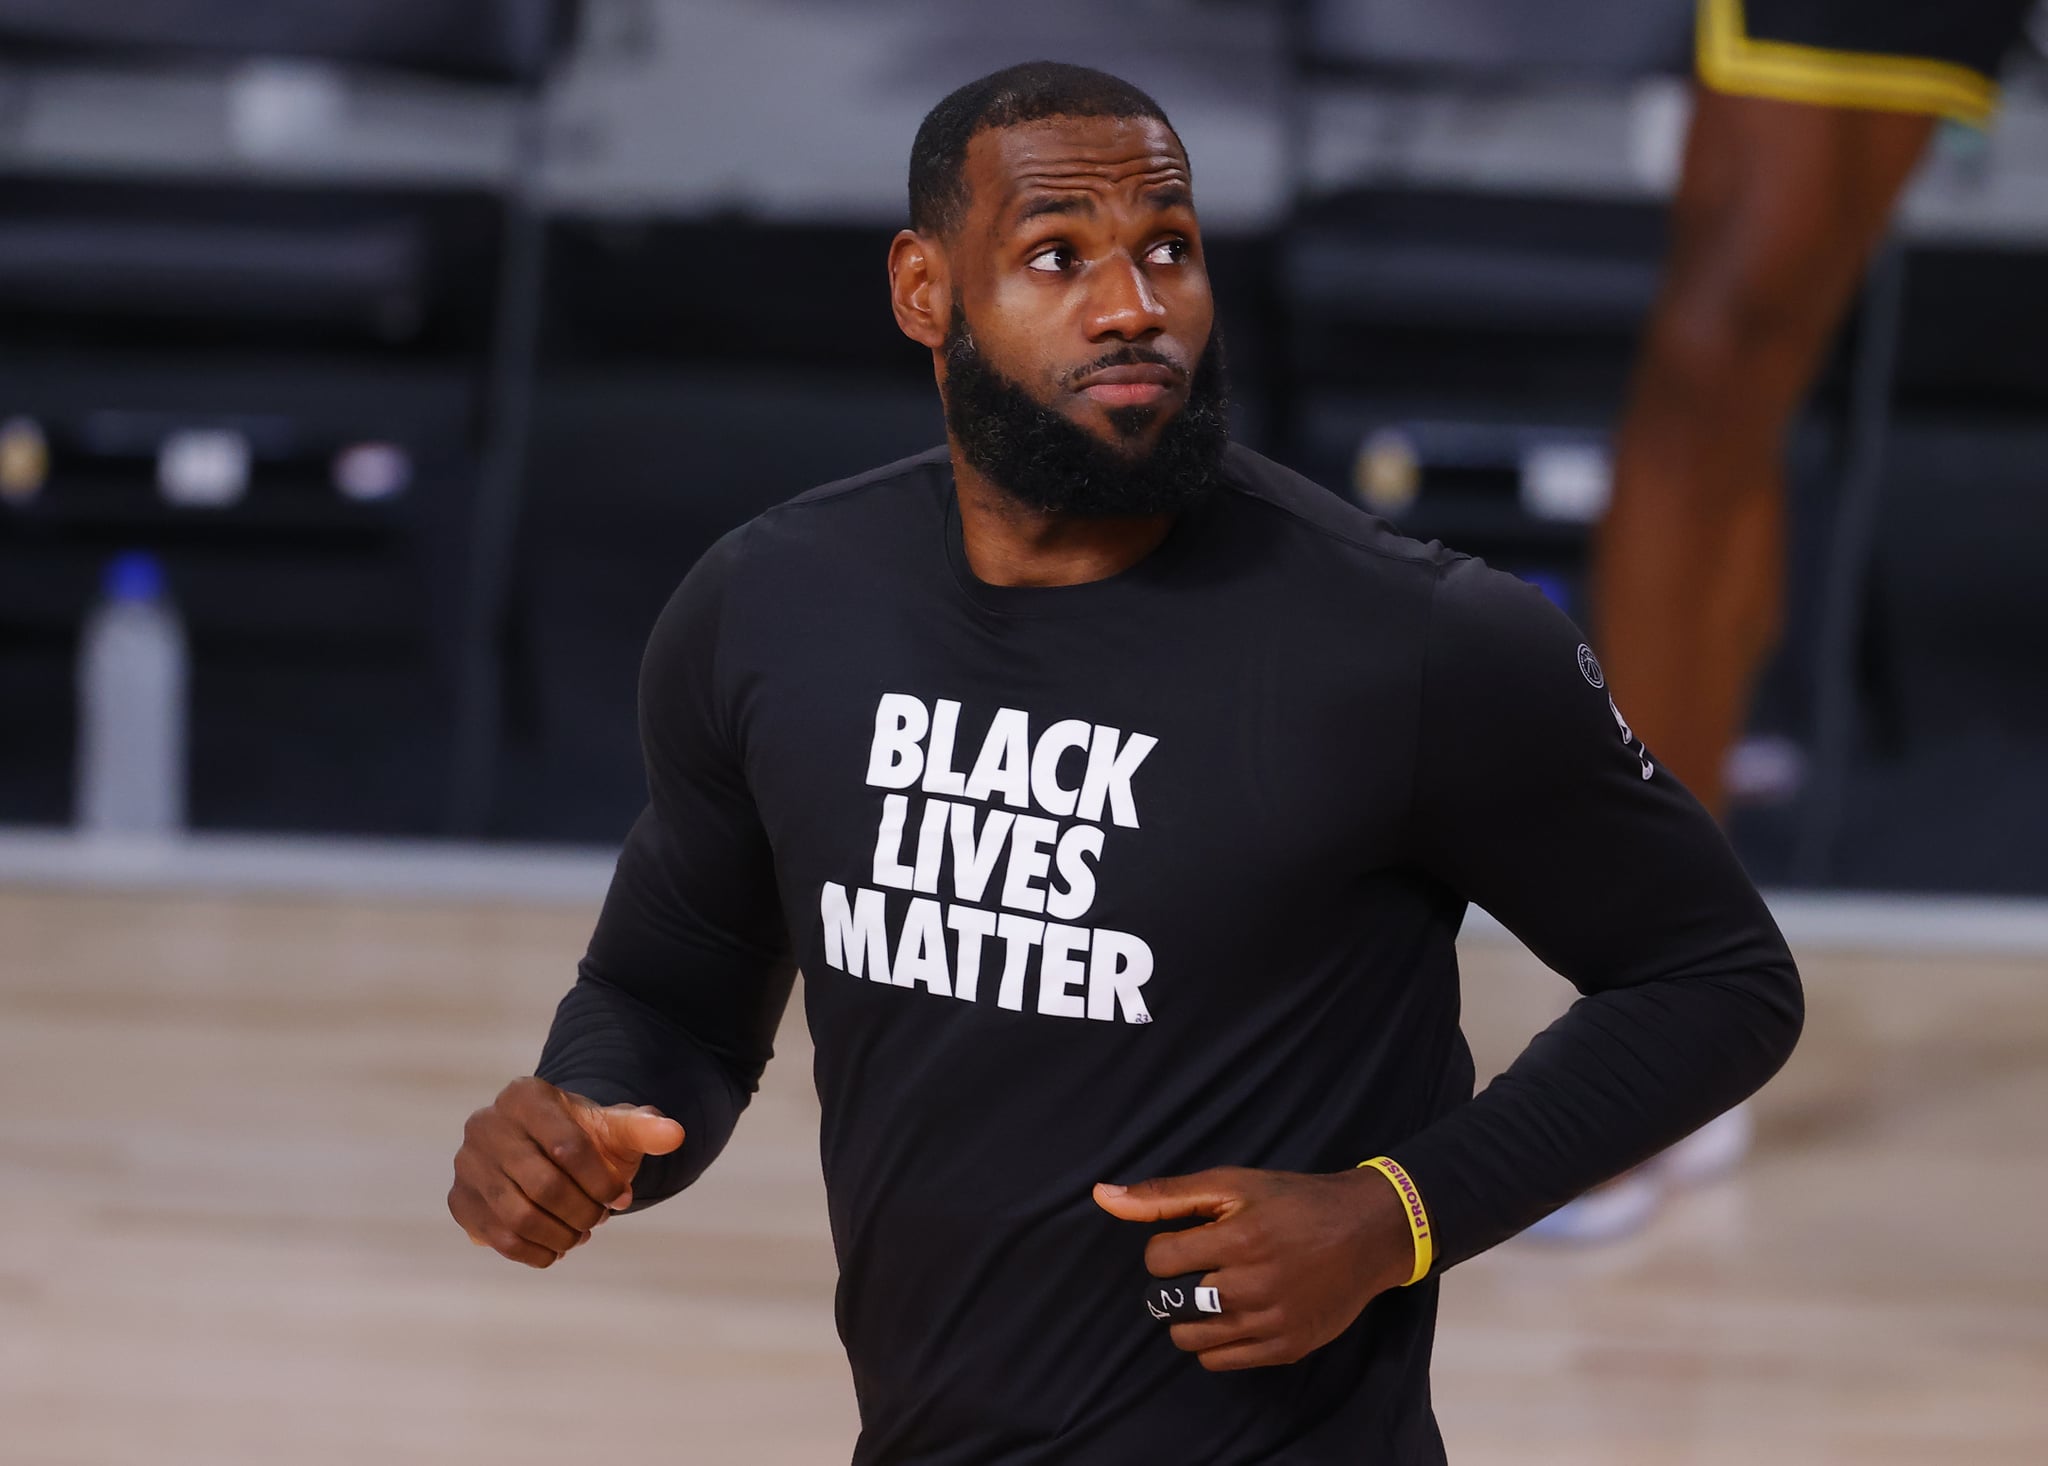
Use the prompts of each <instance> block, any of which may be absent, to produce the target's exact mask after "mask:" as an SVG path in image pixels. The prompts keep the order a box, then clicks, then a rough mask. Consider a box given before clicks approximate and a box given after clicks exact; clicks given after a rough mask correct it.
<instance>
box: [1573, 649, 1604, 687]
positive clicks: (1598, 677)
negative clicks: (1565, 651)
mask: <svg viewBox="0 0 2048 1466" xmlns="http://www.w3.org/2000/svg"><path fill="white" fill-rule="evenodd" d="M1579 675H1580V676H1581V677H1583V678H1585V679H1586V681H1587V682H1589V683H1591V684H1592V685H1593V686H1595V687H1605V686H1606V685H1607V676H1606V674H1605V673H1604V672H1602V671H1601V670H1600V659H1599V658H1598V657H1596V656H1594V655H1593V649H1592V648H1591V647H1589V646H1587V645H1586V644H1585V643H1584V642H1583V641H1582V642H1580V643H1579Z"/></svg>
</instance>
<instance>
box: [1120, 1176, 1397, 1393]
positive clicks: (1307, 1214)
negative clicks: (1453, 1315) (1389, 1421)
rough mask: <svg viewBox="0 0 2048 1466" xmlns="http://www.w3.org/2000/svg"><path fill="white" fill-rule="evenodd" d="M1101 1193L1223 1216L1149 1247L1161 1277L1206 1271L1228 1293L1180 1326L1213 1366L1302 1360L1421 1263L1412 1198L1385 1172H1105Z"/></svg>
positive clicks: (1180, 1335) (1171, 1210)
mask: <svg viewBox="0 0 2048 1466" xmlns="http://www.w3.org/2000/svg"><path fill="white" fill-rule="evenodd" d="M1095 1204H1096V1205H1097V1206H1099V1207H1101V1208H1102V1209H1103V1210H1104V1211H1106V1212H1108V1213H1109V1214H1110V1215H1111V1216H1113V1217H1117V1218H1119V1219H1121V1220H1123V1221H1126V1222H1165V1221H1172V1220H1174V1219H1175V1218H1179V1217H1209V1218H1211V1219H1212V1220H1210V1221H1209V1222H1207V1223H1205V1224H1204V1225H1202V1226H1199V1227H1190V1228H1188V1229H1186V1230H1185V1231H1180V1232H1161V1233H1159V1234H1158V1235H1157V1236H1155V1237H1154V1238H1153V1239H1152V1240H1151V1241H1150V1242H1149V1243H1147V1244H1146V1246H1145V1270H1146V1271H1147V1272H1149V1273H1151V1274H1152V1275H1153V1276H1154V1277H1159V1278H1172V1277H1179V1276H1180V1275H1182V1274H1184V1273H1203V1274H1206V1276H1205V1277H1203V1279H1202V1285H1203V1286H1204V1287H1212V1288H1215V1289H1216V1290H1217V1291H1218V1293H1219V1294H1220V1296H1221V1300H1222V1303H1223V1312H1222V1313H1220V1314H1218V1315H1216V1316H1215V1317H1214V1318H1205V1319H1202V1320H1200V1321H1198V1322H1193V1323H1177V1324H1175V1325H1174V1326H1173V1342H1174V1343H1175V1344H1176V1345H1177V1346H1178V1347H1180V1348H1182V1349H1185V1350H1187V1351H1188V1352H1189V1353H1190V1354H1193V1355H1195V1356H1196V1357H1197V1358H1199V1359H1200V1360H1201V1363H1202V1367H1203V1368H1204V1369H1210V1370H1225V1369H1257V1368H1259V1367H1260V1366H1262V1365H1268V1364H1292V1363H1294V1362H1295V1361H1296V1360H1298V1359H1300V1358H1302V1357H1303V1356H1304V1355H1306V1354H1308V1353H1310V1352H1311V1351H1313V1350H1316V1349H1320V1348H1322V1347H1323V1345H1325V1344H1327V1343H1329V1342H1330V1340H1332V1339H1334V1338H1336V1337H1337V1335H1339V1334H1341V1333H1343V1332H1344V1330H1345V1329H1347V1328H1349V1327H1350V1326H1351V1323H1352V1321H1353V1320H1354V1319H1356V1318H1357V1317H1358V1315H1359V1314H1360V1312H1362V1311H1363V1310H1364V1308H1365V1305H1366V1304H1367V1303H1370V1302H1371V1301H1372V1300H1373V1299H1374V1298H1375V1297H1377V1296H1378V1295H1379V1294H1381V1293H1383V1292H1385V1291H1386V1290H1387V1289H1389V1288H1393V1287H1398V1286H1399V1285H1401V1284H1402V1283H1405V1282H1407V1281H1408V1277H1409V1274H1410V1273H1412V1272H1413V1271H1414V1267H1415V1244H1414V1242H1413V1240H1412V1238H1411V1237H1410V1234H1409V1231H1408V1221H1407V1218H1406V1217H1405V1216H1404V1215H1403V1213H1402V1210H1401V1202H1400V1198H1399V1196H1398V1194H1397V1193H1396V1192H1395V1190H1394V1188H1393V1187H1392V1186H1390V1185H1389V1184H1388V1183H1387V1178H1386V1177H1385V1176H1382V1175H1380V1174H1379V1173H1378V1172H1377V1171H1370V1170H1360V1171H1340V1172H1338V1173H1336V1174H1335V1175H1329V1176H1314V1175H1303V1174H1300V1173H1298V1172H1294V1171H1254V1170H1248V1169H1246V1168H1244V1167H1241V1166H1223V1167H1219V1168H1217V1169H1216V1170H1212V1171H1202V1172H1199V1173H1198V1174H1196V1175H1193V1176H1164V1177H1160V1178H1158V1179H1156V1180H1151V1181H1140V1182H1137V1183H1136V1184H1135V1185H1131V1186H1113V1185H1110V1184H1108V1183H1103V1184H1101V1185H1098V1186H1097V1187H1096V1188H1095Z"/></svg>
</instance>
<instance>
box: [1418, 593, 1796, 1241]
mask: <svg viewBox="0 0 2048 1466" xmlns="http://www.w3.org/2000/svg"><path fill="white" fill-rule="evenodd" d="M1414 801H1415V802H1414V807H1413V810H1412V821H1411V840H1412V845H1413V850H1414V855H1415V858H1416V860H1417V861H1418V863H1419V864H1420V865H1421V866H1422V867H1423V868H1424V869H1426V870H1427V871H1428V872H1429V873H1430V874H1432V875H1433V876H1435V877H1436V878H1437V879H1439V880H1441V881H1442V882H1444V883H1445V884H1446V885H1447V886H1448V887H1449V888H1450V889H1451V890H1452V891H1454V892H1455V893H1456V894H1457V895H1459V896H1462V897H1464V898H1465V899H1466V900H1468V901H1471V902H1475V903H1477V904H1478V905H1480V906H1482V907H1484V908H1485V909H1486V910H1488V911H1490V912H1491V913H1492V914H1493V915H1494V916H1496V917H1497V918H1499V920H1500V921H1501V922H1502V924H1503V925H1505V926H1506V927H1507V928H1508V929H1509V930H1510V931H1512V932H1514V933H1515V935H1516V936H1518V937H1520V938H1521V939H1522V940H1523V941H1524V942H1525V943H1526V944H1527V945H1528V946H1529V948H1530V950H1532V951H1533V952H1534V953H1535V954H1536V955H1537V956H1538V957H1539V958H1541V959H1542V960H1543V961H1544V962H1545V963H1546V964H1547V965H1549V966H1550V967H1552V968H1553V969H1555V970H1556V971H1557V972H1559V973H1561V974H1562V975H1563V976H1564V977H1566V978H1567V979H1568V980H1570V982H1571V983H1572V984H1573V986H1575V987H1576V988H1577V989H1578V990H1579V992H1580V993H1581V994H1582V996H1581V997H1580V998H1579V1000H1578V1001H1577V1002H1575V1003H1574V1004H1573V1005H1572V1007H1571V1008H1570V1009H1569V1011H1567V1012H1566V1013H1565V1015H1564V1016H1563V1017H1561V1018H1560V1019H1558V1020H1557V1022H1555V1023H1554V1024H1552V1025H1551V1026H1550V1027H1549V1028H1548V1029H1546V1030H1545V1031H1544V1032H1543V1033H1541V1034H1540V1035H1538V1036H1537V1037H1536V1038H1535V1040H1534V1041H1533V1042H1531V1043H1530V1045H1529V1046H1528V1048H1527V1049H1526V1050H1525V1051H1524V1052H1523V1053H1522V1055H1521V1056H1520V1058H1518V1059H1517V1060H1516V1061H1515V1063H1514V1064H1513V1066H1512V1067H1510V1068H1509V1069H1508V1071H1507V1072H1506V1073H1504V1074H1502V1075H1501V1076H1500V1077H1499V1078H1497V1079H1495V1080H1494V1082H1493V1083H1492V1084H1491V1085H1489V1086H1488V1087H1487V1088H1486V1090H1485V1091H1484V1092H1483V1093H1481V1094H1480V1095H1478V1096H1477V1097H1476V1098H1475V1099H1473V1100H1472V1101H1471V1102H1469V1103H1467V1104H1465V1105H1462V1106H1460V1107H1459V1108H1457V1109H1456V1110H1453V1111H1452V1112H1451V1113H1449V1114H1447V1115H1445V1116H1444V1117H1442V1118H1441V1119H1440V1120H1438V1121H1437V1122H1436V1123H1434V1124H1433V1125H1431V1126H1429V1127H1428V1128H1427V1129H1425V1130H1424V1131H1423V1132H1422V1133H1421V1134H1419V1135H1417V1136H1415V1137H1414V1138H1413V1139H1411V1140H1410V1141H1408V1142H1407V1143H1406V1144H1405V1145H1403V1146H1402V1147H1401V1148H1400V1150H1399V1153H1398V1156H1397V1159H1399V1160H1400V1161H1401V1163H1402V1164H1403V1165H1404V1166H1406V1167H1407V1169H1408V1171H1409V1173H1410V1175H1412V1176H1413V1177H1414V1180H1415V1184H1416V1186H1417V1187H1418V1188H1419V1189H1420V1191H1421V1193H1422V1196H1423V1199H1424V1201H1425V1203H1426V1204H1427V1206H1428V1209H1429V1212H1430V1218H1431V1224H1432V1227H1433V1229H1434V1231H1435V1234H1436V1243H1437V1249H1438V1256H1439V1258H1440V1259H1441V1263H1440V1265H1444V1266H1447V1265H1449V1264H1451V1263H1455V1262H1458V1261H1461V1260H1463V1259H1464V1258H1467V1257H1470V1256H1472V1255H1474V1254H1475V1253H1478V1252H1482V1251H1484V1250H1485V1249H1487V1248H1489V1247H1491V1246H1493V1245H1494V1244H1495V1243H1497V1242H1500V1241H1502V1240H1504V1239H1506V1238H1507V1237H1509V1236H1512V1235H1513V1234H1514V1233H1516V1232H1518V1231H1520V1230H1521V1229H1523V1228H1524V1227H1527V1226H1528V1225H1529V1224H1530V1223H1532V1222H1534V1221H1536V1220H1538V1219H1539V1218H1540V1217H1542V1216H1544V1215H1545V1214H1546V1213H1548V1212H1550V1211H1553V1210H1555V1209H1556V1208H1557V1207H1559V1206H1561V1205H1563V1204H1564V1203H1565V1202H1567V1201H1569V1200H1571V1199H1572V1198H1573V1197H1574V1196H1576V1195H1578V1194H1579V1193H1581V1192H1583V1191H1585V1190H1586V1189H1588V1188H1589V1187H1591V1186H1593V1185H1595V1184H1597V1183H1599V1182H1600V1181H1603V1180H1606V1179H1608V1178H1610V1177H1612V1176H1615V1175H1618V1174H1619V1173H1620V1172H1622V1171H1624V1170H1626V1169H1628V1168H1629V1167H1630V1166H1632V1165H1635V1164H1637V1163H1638V1162H1640V1161H1643V1160H1645V1159H1647V1158H1648V1157H1650V1156H1652V1155H1654V1154H1655V1153H1656V1152H1657V1151H1659V1150H1661V1149H1662V1148H1663V1147H1665V1146H1667V1145H1669V1144H1670V1143H1672V1142H1673V1141H1676V1140H1678V1139H1680V1138H1681V1137H1683V1136H1684V1135H1686V1134H1688V1133H1689V1132H1691V1131H1692V1130H1695V1129H1697V1128H1698V1127H1699V1126H1701V1125H1703V1124H1705V1123H1706V1122H1707V1121H1708V1120H1710V1119H1712V1118H1713V1117H1714V1116H1715V1115H1717V1114H1719V1113H1720V1112H1721V1111H1723V1110H1725V1109H1727V1108H1729V1107H1730V1106H1732V1105H1734V1104H1736V1103H1737V1102H1739V1101H1740V1100H1742V1099H1743V1098H1745V1097H1746V1096H1748V1095H1749V1094H1751V1093H1752V1092H1754V1091H1755V1090H1756V1089H1758V1088H1759V1087H1760V1086H1762V1084H1763V1083H1764V1082H1765V1080H1767V1079H1769V1078H1770V1076H1771V1075H1772V1074H1773V1073H1775V1072H1776V1071H1777V1069H1778V1068H1779V1066H1780V1065H1782V1064H1783V1063H1784V1061H1785V1059H1786V1057H1787V1056H1788V1055H1789V1054H1790V1053H1791V1051H1792V1047H1793V1044H1794V1043H1795V1042H1796V1040H1797V1038H1798V1035H1799V1029H1800V1024H1801V1021H1802V1015H1803V1005H1802V998H1801V993H1800V987H1799V978H1798V974H1797V972H1796V971H1795V969H1794V967H1793V963H1792V956H1791V953H1790V951H1789V950H1788V949H1787V948H1786V946H1785V942H1784V939H1783V937H1782V936H1780V935H1779V933H1778V930H1777V927H1776V926H1775V924H1774V923H1773V922H1772V920H1771V917H1770V913H1769V912H1768V910H1767V909H1766V908H1765V906H1764V903H1763V900H1762V898H1761V897H1759V896H1758V895H1757V893H1756V890H1755V888H1754V887H1753V886H1752V885H1751V884H1750V881H1749V879H1748V877H1747V876H1746V875H1745V874H1744V872H1743V870H1742V868H1741V866H1740V865H1739V864H1738V863H1737V861H1736V859H1735V855H1734V853H1733V852H1732V851H1731V850H1730V849H1729V847H1728V845H1727V842H1726V841H1725V840H1724V839H1723V838H1722V835H1721V833H1720V831H1719V829H1718V828H1717V827H1716V826H1715V824H1714V822H1713V820H1712V819H1711V818H1710V817H1709V816H1708V815H1707V813H1706V811H1705V810H1703V809H1702V808H1701V807H1700V806H1699V804H1698V803H1697V802H1696V801H1695V800H1693V798H1692V797H1691V796H1690V795H1689V794H1687V793H1686V792H1685V790H1684V789H1683V788H1682V787H1680V786H1679V784H1678V783H1677V782H1676V781H1675V780H1674V779H1673V778H1672V777H1671V775H1670V774H1668V773H1667V772H1665V771H1664V770H1663V769H1661V768H1659V767H1658V766H1657V765H1656V763H1655V759H1654V754H1653V752H1652V751H1650V750H1646V749H1645V748H1644V747H1643V746H1642V744H1641V743H1640V742H1639V741H1638V740H1637V739H1636V738H1635V736H1634V732H1633V730H1632V729H1631V728H1629V727H1628V725H1627V723H1626V722H1625V720H1624V719H1623V717H1622V715H1621V713H1620V712H1619V711H1618V710H1617V709H1616V707H1615V705H1614V703H1613V702H1612V701H1611V699H1610V696H1609V693H1608V691H1607V689H1606V688H1605V686H1604V679H1603V677H1602V674H1601V671H1600V667H1599V663H1598V661H1597V660H1595V658H1594V657H1593V654H1592V652H1591V651H1590V650H1589V649H1588V648H1587V647H1586V645H1585V644H1584V642H1583V641H1582V639H1581V638H1580V635H1579V633H1578V630H1577V629H1576V628H1575V627H1574V626H1573V625H1572V624H1571V622H1570V621H1569V620H1568V619H1567V618H1566V617H1565V616H1564V615H1562V614H1561V613H1560V612H1558V611H1557V610H1556V609H1555V608H1553V607H1552V606H1551V605H1550V604H1549V603H1548V602H1547V601H1545V600H1544V599H1543V597H1542V596H1541V595H1540V594H1539V593H1537V592H1536V591H1535V590H1534V589H1532V588H1530V587H1529V586H1526V585H1524V584H1523V583H1522V582H1520V581H1517V580H1515V579H1513V578H1512V577H1509V576H1506V575H1502V574H1500V573H1498V572H1496V571H1492V570H1489V569H1487V568H1486V567H1485V566H1484V565H1482V564H1480V563H1479V562H1477V561H1470V560H1461V561H1454V562H1452V563H1450V564H1449V565H1447V566H1446V567H1445V568H1444V569H1443V571H1442V572H1441V573H1440V576H1439V580H1438V582H1437V585H1436V590H1435V602H1434V605H1433V607H1432V612H1431V625H1430V633H1429V646H1428V652H1427V660H1426V665H1425V671H1424V685H1423V693H1422V713H1421V729H1420V739H1419V750H1418V754H1417V770H1416V781H1415V789H1414Z"/></svg>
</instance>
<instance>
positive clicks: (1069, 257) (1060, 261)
mask: <svg viewBox="0 0 2048 1466" xmlns="http://www.w3.org/2000/svg"><path fill="white" fill-rule="evenodd" d="M1073 262H1074V252H1073V251H1072V250H1071V249H1068V248H1067V247H1066V246H1065V245H1064V244H1056V245H1054V246H1053V247H1052V248H1050V249H1045V250H1040V251H1039V252H1038V253H1037V254H1035V255H1033V256H1032V257H1031V258H1030V259H1028V260H1026V261H1025V262H1024V268H1025V269H1027V270H1042V271H1044V272H1045V273H1046V274H1048V275H1056V274H1058V273H1059V272H1060V271H1061V270H1064V269H1066V267H1067V266H1068V265H1071V264H1072V263H1073Z"/></svg>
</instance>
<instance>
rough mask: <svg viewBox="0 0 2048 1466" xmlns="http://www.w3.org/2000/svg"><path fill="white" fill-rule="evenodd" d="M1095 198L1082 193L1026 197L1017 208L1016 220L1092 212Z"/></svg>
mask: <svg viewBox="0 0 2048 1466" xmlns="http://www.w3.org/2000/svg"><path fill="white" fill-rule="evenodd" d="M1094 212H1095V200H1094V199H1092V198H1090V197H1088V195H1086V194H1084V193H1041V194H1038V195H1036V196H1035V197H1032V198H1027V199H1026V200H1025V201H1024V203H1023V206H1022V207H1021V208H1019V209H1018V210H1017V218H1016V222H1017V223H1018V224H1029V223H1030V222H1031V221H1032V220H1033V219H1042V218H1044V217H1045V216H1046V215H1048V214H1092V213H1094Z"/></svg>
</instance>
